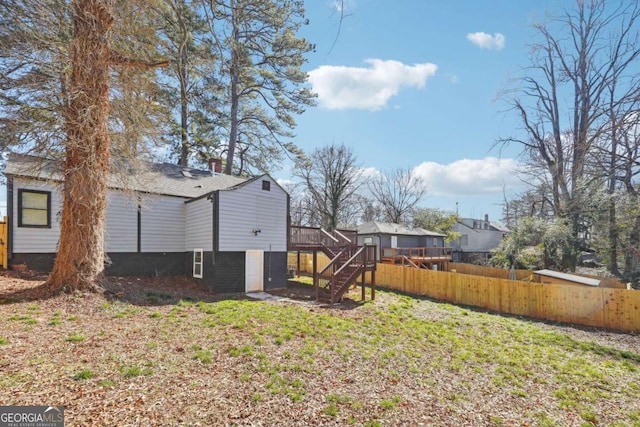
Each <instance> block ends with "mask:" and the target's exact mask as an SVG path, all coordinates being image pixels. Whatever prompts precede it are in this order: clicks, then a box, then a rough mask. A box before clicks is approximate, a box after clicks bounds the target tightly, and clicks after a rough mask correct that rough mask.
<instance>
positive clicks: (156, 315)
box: [149, 311, 162, 319]
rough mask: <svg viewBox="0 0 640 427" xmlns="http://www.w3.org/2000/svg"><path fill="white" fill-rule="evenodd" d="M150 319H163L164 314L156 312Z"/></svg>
mask: <svg viewBox="0 0 640 427" xmlns="http://www.w3.org/2000/svg"><path fill="white" fill-rule="evenodd" d="M149 317H151V318H152V319H159V318H161V317H162V313H160V312H159V311H154V312H153V313H151V314H150V315H149Z"/></svg>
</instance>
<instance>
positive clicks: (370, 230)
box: [356, 221, 447, 237]
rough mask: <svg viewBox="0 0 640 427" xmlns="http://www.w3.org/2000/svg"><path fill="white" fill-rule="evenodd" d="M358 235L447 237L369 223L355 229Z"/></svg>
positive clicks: (404, 227)
mask: <svg viewBox="0 0 640 427" xmlns="http://www.w3.org/2000/svg"><path fill="white" fill-rule="evenodd" d="M356 229H357V230H358V234H401V235H403V236H432V237H447V235H446V234H440V233H436V232H435V231H429V230H425V229H424V228H417V227H416V228H412V227H406V226H404V225H401V224H394V223H391V222H380V221H371V222H365V223H364V224H361V225H359V226H358V227H356Z"/></svg>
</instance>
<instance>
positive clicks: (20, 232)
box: [11, 177, 62, 253]
mask: <svg viewBox="0 0 640 427" xmlns="http://www.w3.org/2000/svg"><path fill="white" fill-rule="evenodd" d="M13 187H14V191H13V213H12V216H11V218H12V220H13V221H12V222H11V227H12V232H13V252H14V253H52V252H57V251H58V240H59V237H60V213H61V212H62V198H61V196H60V193H59V191H58V186H57V185H56V184H55V183H50V182H44V181H36V180H26V179H23V178H19V177H16V178H14V180H13ZM19 189H25V190H38V191H50V192H51V228H31V227H18V190H19Z"/></svg>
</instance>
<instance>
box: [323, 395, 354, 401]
mask: <svg viewBox="0 0 640 427" xmlns="http://www.w3.org/2000/svg"><path fill="white" fill-rule="evenodd" d="M327 401H328V402H331V403H351V402H352V401H353V399H352V398H350V397H349V396H344V395H340V394H333V393H332V394H328V395H327Z"/></svg>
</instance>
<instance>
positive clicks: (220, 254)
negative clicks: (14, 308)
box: [5, 154, 289, 292]
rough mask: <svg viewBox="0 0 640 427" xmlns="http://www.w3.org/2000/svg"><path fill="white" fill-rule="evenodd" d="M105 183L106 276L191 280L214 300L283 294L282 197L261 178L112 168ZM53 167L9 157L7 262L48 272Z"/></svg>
mask: <svg viewBox="0 0 640 427" xmlns="http://www.w3.org/2000/svg"><path fill="white" fill-rule="evenodd" d="M118 169H120V170H121V171H122V170H126V171H127V174H128V176H126V177H125V176H123V175H122V173H120V174H119V175H116V174H114V175H113V176H112V178H111V180H110V182H109V183H108V185H109V193H108V196H107V210H106V229H105V252H106V254H107V256H108V259H109V264H108V265H106V266H105V271H106V273H107V274H110V275H122V276H124V275H192V276H193V277H196V278H198V279H200V280H202V282H203V284H204V285H205V286H207V287H208V288H210V289H212V290H214V291H216V292H244V291H250V290H262V289H270V288H276V287H282V286H285V284H286V264H287V238H288V223H289V196H288V194H287V193H286V192H285V191H284V190H283V189H282V187H280V186H279V185H278V183H277V182H276V181H275V180H274V179H273V178H271V177H270V176H268V175H262V176H259V177H255V178H250V179H247V178H238V177H232V176H227V175H220V174H216V173H213V172H212V171H203V170H197V169H192V168H186V167H182V166H178V165H173V164H168V163H162V164H157V163H146V162H140V164H136V166H135V167H134V166H132V165H129V164H121V165H118ZM59 171H60V163H59V162H56V161H48V160H44V159H39V158H36V157H32V156H25V155H19V154H10V155H9V158H8V161H7V167H6V169H5V175H6V177H7V211H8V216H9V224H10V228H9V244H8V254H9V261H10V263H12V264H26V265H27V266H28V267H29V268H30V269H33V270H39V271H48V270H50V269H51V267H52V265H53V260H54V258H55V255H56V252H57V246H58V240H59V237H60V213H61V210H62V196H61V192H60V189H61V185H62V179H61V174H60V172H59Z"/></svg>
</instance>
